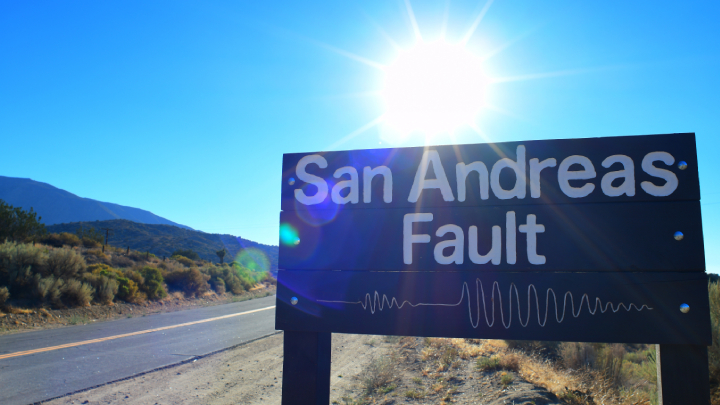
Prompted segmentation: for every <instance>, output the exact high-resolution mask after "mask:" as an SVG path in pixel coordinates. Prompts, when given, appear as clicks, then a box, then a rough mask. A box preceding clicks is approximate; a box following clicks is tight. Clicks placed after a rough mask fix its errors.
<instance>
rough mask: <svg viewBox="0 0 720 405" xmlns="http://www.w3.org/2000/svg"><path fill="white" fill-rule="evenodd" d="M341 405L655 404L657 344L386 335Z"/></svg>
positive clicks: (717, 306) (716, 294)
mask: <svg viewBox="0 0 720 405" xmlns="http://www.w3.org/2000/svg"><path fill="white" fill-rule="evenodd" d="M708 292H709V296H710V312H711V322H712V338H713V344H712V346H711V347H709V348H708V355H709V356H708V357H709V371H710V392H711V404H713V405H720V283H718V282H717V280H716V279H713V281H710V282H709V283H708ZM385 342H386V343H391V345H390V346H389V348H388V352H387V355H386V356H384V357H381V358H378V359H374V360H372V361H371V362H370V363H369V364H368V365H367V366H366V367H365V369H364V370H363V371H362V372H361V373H360V375H358V377H357V378H356V384H355V385H356V387H355V389H353V391H352V392H349V393H348V394H347V395H345V396H343V397H342V398H341V399H340V400H337V401H335V403H337V404H346V405H364V404H391V403H399V402H402V403H415V404H450V403H453V402H456V403H486V404H501V403H518V404H520V403H563V404H568V405H599V404H605V405H655V404H657V403H658V399H657V366H656V359H655V345H644V344H604V343H577V342H536V341H502V340H480V339H439V338H414V337H403V338H400V337H386V338H385Z"/></svg>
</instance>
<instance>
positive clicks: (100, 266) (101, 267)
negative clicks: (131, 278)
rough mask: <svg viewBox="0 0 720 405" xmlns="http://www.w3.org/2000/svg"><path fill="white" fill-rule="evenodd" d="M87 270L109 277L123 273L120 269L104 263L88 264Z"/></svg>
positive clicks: (120, 275) (115, 276)
mask: <svg viewBox="0 0 720 405" xmlns="http://www.w3.org/2000/svg"><path fill="white" fill-rule="evenodd" d="M87 271H88V272H89V273H92V274H99V275H103V276H107V277H111V278H117V277H122V276H124V273H123V272H122V271H121V270H118V269H115V268H112V267H110V266H108V265H107V264H104V263H96V264H91V265H90V266H88V268H87Z"/></svg>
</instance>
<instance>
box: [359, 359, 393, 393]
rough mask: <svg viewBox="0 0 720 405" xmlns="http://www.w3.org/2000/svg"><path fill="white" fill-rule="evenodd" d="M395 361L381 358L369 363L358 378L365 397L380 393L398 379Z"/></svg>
mask: <svg viewBox="0 0 720 405" xmlns="http://www.w3.org/2000/svg"><path fill="white" fill-rule="evenodd" d="M396 360H397V359H395V358H392V357H381V358H379V359H372V360H371V361H370V363H369V364H368V365H367V366H366V367H365V369H364V370H363V371H362V372H361V373H360V376H359V377H360V383H361V384H362V389H363V393H364V394H365V395H373V394H375V393H376V392H379V391H381V390H382V389H383V388H384V387H387V386H389V385H391V384H392V383H393V382H394V381H395V380H396V379H397V378H398V368H397V364H398V362H397V361H396Z"/></svg>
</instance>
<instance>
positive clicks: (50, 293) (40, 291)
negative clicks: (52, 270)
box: [35, 274, 65, 307]
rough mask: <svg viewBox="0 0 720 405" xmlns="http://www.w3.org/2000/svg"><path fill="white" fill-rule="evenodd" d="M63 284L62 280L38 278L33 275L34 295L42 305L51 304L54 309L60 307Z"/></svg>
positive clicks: (37, 275)
mask: <svg viewBox="0 0 720 405" xmlns="http://www.w3.org/2000/svg"><path fill="white" fill-rule="evenodd" d="M64 284H65V282H64V281H63V279H61V278H55V277H54V276H47V277H40V275H39V274H36V275H35V295H36V296H37V297H38V298H39V299H40V301H41V302H42V303H43V304H47V303H49V304H51V305H52V306H54V307H60V306H62V300H61V299H62V293H63V292H62V287H63V285H64Z"/></svg>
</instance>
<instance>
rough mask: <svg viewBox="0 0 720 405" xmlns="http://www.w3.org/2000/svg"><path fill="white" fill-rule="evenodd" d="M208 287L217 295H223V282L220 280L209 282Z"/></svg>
mask: <svg viewBox="0 0 720 405" xmlns="http://www.w3.org/2000/svg"><path fill="white" fill-rule="evenodd" d="M210 285H211V286H212V288H213V290H215V292H216V293H218V294H224V293H225V280H223V279H221V278H214V279H211V280H210Z"/></svg>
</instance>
